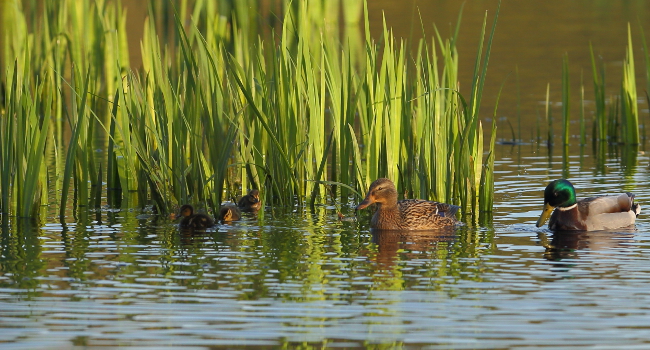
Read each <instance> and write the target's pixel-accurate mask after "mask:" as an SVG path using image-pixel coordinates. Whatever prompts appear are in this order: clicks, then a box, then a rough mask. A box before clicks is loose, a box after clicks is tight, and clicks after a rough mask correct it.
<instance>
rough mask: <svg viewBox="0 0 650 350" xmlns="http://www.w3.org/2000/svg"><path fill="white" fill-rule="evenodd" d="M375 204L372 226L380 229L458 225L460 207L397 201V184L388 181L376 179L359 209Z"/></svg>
mask: <svg viewBox="0 0 650 350" xmlns="http://www.w3.org/2000/svg"><path fill="white" fill-rule="evenodd" d="M373 203H376V204H377V211H376V212H375V214H374V215H373V217H372V219H371V220H370V227H371V228H373V229H379V230H430V229H438V228H443V227H450V226H454V225H456V224H457V223H458V221H457V220H456V212H457V211H458V209H460V207H459V206H456V205H451V204H446V203H438V202H432V201H427V200H422V199H404V200H401V201H397V190H396V189H395V184H393V182H392V181H391V180H389V179H385V178H380V179H377V180H375V181H374V182H373V183H372V184H371V185H370V189H369V190H368V194H367V195H366V198H365V199H364V200H363V202H361V204H359V205H358V206H357V208H356V209H357V210H359V209H364V208H366V207H368V206H369V205H371V204H373Z"/></svg>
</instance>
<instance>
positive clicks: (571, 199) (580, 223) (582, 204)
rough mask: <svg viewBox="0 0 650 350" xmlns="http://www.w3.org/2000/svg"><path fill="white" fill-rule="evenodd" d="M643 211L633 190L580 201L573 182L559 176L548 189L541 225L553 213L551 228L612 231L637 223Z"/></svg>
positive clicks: (550, 222) (545, 195)
mask: <svg viewBox="0 0 650 350" xmlns="http://www.w3.org/2000/svg"><path fill="white" fill-rule="evenodd" d="M551 213H552V215H551ZM639 213H641V206H640V205H639V204H636V203H634V194H632V193H621V194H614V195H606V196H600V197H590V198H585V199H581V200H576V190H575V188H574V187H573V185H572V184H571V182H569V181H567V180H565V179H559V180H555V181H551V183H549V184H548V186H546V189H545V190H544V211H543V212H542V215H540V217H539V220H537V227H541V226H542V225H544V223H545V222H546V220H548V218H549V216H550V218H551V220H550V221H549V223H548V228H549V229H551V230H557V231H565V230H585V231H594V230H611V229H616V228H621V227H625V226H630V225H632V224H634V221H635V220H636V217H637V216H638V215H639Z"/></svg>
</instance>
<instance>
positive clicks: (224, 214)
mask: <svg viewBox="0 0 650 350" xmlns="http://www.w3.org/2000/svg"><path fill="white" fill-rule="evenodd" d="M219 217H220V218H221V221H224V222H227V221H235V220H239V216H238V215H237V212H236V211H235V209H234V208H232V207H230V206H227V207H222V208H221V210H219Z"/></svg>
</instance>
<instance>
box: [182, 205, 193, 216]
mask: <svg viewBox="0 0 650 350" xmlns="http://www.w3.org/2000/svg"><path fill="white" fill-rule="evenodd" d="M192 215H194V207H192V206H191V205H189V204H184V205H183V206H182V207H181V216H182V217H184V218H187V217H190V216H192Z"/></svg>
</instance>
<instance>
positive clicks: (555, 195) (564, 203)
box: [537, 179, 576, 227]
mask: <svg viewBox="0 0 650 350" xmlns="http://www.w3.org/2000/svg"><path fill="white" fill-rule="evenodd" d="M575 204H576V190H575V188H573V185H572V184H571V183H570V182H569V181H567V180H565V179H559V180H555V181H551V183H550V184H548V186H546V189H545V190H544V211H542V215H541V216H540V217H539V220H537V227H540V226H542V225H544V223H545V222H546V220H548V218H549V217H550V216H551V213H553V209H555V208H568V207H571V206H573V205H575Z"/></svg>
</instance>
